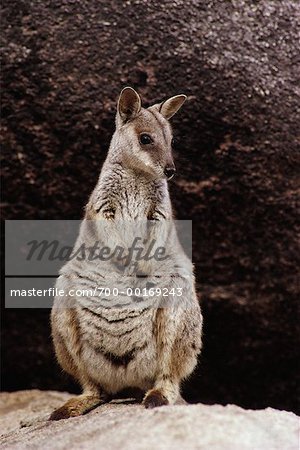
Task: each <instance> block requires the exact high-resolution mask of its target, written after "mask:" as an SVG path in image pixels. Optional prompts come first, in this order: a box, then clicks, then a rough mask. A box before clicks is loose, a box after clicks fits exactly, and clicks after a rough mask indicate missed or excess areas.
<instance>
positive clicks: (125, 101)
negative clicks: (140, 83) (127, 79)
mask: <svg viewBox="0 0 300 450" xmlns="http://www.w3.org/2000/svg"><path fill="white" fill-rule="evenodd" d="M141 107H142V103H141V98H140V96H139V94H138V93H137V92H136V91H135V90H134V89H132V88H131V87H125V88H124V89H123V90H122V92H121V94H120V97H119V101H118V114H119V115H120V117H121V119H122V121H123V122H127V121H128V120H130V119H133V118H134V117H135V116H136V115H137V114H138V113H139V112H140V110H141Z"/></svg>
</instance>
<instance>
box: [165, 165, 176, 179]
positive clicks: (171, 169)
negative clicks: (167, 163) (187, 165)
mask: <svg viewBox="0 0 300 450" xmlns="http://www.w3.org/2000/svg"><path fill="white" fill-rule="evenodd" d="M175 173H176V169H175V167H174V166H171V167H166V168H165V170H164V174H165V175H166V177H167V179H168V180H171V178H173V177H174V175H175Z"/></svg>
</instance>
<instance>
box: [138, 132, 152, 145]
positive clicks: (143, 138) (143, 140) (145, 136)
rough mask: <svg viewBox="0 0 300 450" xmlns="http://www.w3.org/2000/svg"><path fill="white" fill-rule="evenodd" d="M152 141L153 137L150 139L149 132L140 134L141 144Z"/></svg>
mask: <svg viewBox="0 0 300 450" xmlns="http://www.w3.org/2000/svg"><path fill="white" fill-rule="evenodd" d="M152 142H153V139H152V137H151V136H150V135H149V134H147V133H142V134H141V135H140V143H141V144H142V145H148V144H152Z"/></svg>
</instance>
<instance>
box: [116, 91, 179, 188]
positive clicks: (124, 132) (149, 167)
mask: <svg viewBox="0 0 300 450" xmlns="http://www.w3.org/2000/svg"><path fill="white" fill-rule="evenodd" d="M185 100H186V96H185V95H176V96H175V97H171V98H169V99H168V100H166V101H164V102H162V103H159V104H155V105H153V106H151V107H149V108H143V107H142V103H141V98H140V96H139V94H138V93H137V92H136V91H135V90H134V89H132V88H130V87H126V88H124V89H123V90H122V92H121V94H120V97H119V101H118V110H117V115H116V131H115V133H114V136H113V139H112V143H111V150H110V151H111V154H112V155H113V157H114V158H117V160H118V161H119V162H120V163H121V164H122V165H123V167H125V168H128V169H131V170H133V171H134V172H136V173H140V174H143V175H144V176H146V177H148V178H153V179H157V178H164V177H166V178H167V179H171V178H172V177H173V175H174V174H175V165H174V161H173V156H172V128H171V125H170V123H169V119H170V118H171V117H172V116H173V115H174V114H175V113H176V112H177V111H178V110H179V109H180V107H181V106H182V105H183V103H184V102H185Z"/></svg>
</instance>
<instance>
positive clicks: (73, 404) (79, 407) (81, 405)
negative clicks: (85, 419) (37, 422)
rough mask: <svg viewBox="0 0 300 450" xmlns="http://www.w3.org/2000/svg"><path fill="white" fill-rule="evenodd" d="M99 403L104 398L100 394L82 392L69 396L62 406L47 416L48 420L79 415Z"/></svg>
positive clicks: (102, 401)
mask: <svg viewBox="0 0 300 450" xmlns="http://www.w3.org/2000/svg"><path fill="white" fill-rule="evenodd" d="M101 403H104V399H103V398H102V397H100V396H97V395H85V394H82V395H79V396H78V397H74V398H71V399H70V400H68V401H67V402H66V403H65V404H64V405H63V406H61V407H60V408H58V409H55V410H54V411H53V413H52V414H51V416H50V417H49V420H61V419H68V418H69V417H76V416H81V415H82V414H85V413H87V412H89V411H91V410H92V409H94V408H96V406H98V405H100V404H101Z"/></svg>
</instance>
